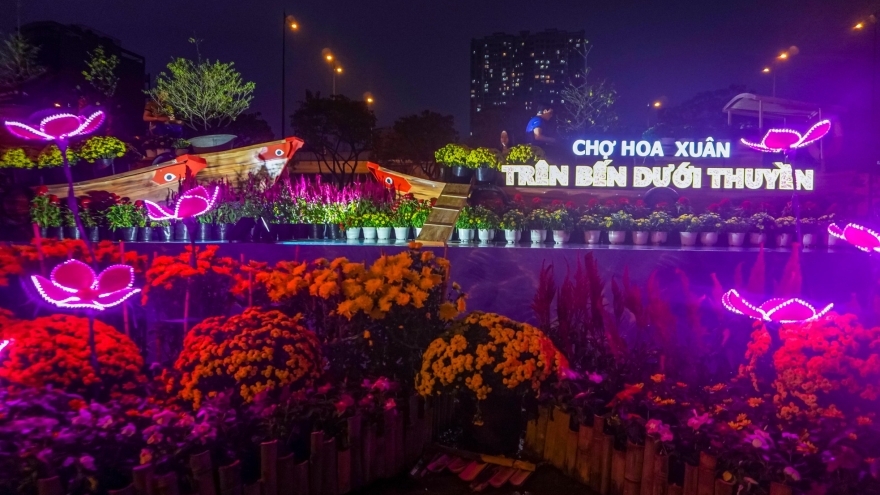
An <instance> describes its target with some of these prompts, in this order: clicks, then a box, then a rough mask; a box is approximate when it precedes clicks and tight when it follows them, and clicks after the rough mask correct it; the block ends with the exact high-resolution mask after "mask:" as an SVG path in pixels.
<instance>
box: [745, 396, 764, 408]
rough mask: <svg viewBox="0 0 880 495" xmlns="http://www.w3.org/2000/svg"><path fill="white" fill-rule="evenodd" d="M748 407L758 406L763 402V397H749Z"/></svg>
mask: <svg viewBox="0 0 880 495" xmlns="http://www.w3.org/2000/svg"><path fill="white" fill-rule="evenodd" d="M746 402H748V404H749V407H758V406H760V405H761V404H763V403H764V399H759V398H758V397H751V398H750V399H749V400H748V401H746Z"/></svg>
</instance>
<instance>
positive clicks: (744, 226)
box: [721, 217, 750, 247]
mask: <svg viewBox="0 0 880 495" xmlns="http://www.w3.org/2000/svg"><path fill="white" fill-rule="evenodd" d="M749 226H750V224H749V221H748V219H746V218H743V217H730V218H728V219H727V220H725V221H724V223H723V224H721V230H722V231H723V232H726V233H727V244H728V245H729V246H732V247H740V246H742V245H743V243H744V242H745V240H746V233H747V232H748V231H749Z"/></svg>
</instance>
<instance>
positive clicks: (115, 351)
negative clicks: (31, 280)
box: [0, 315, 146, 396]
mask: <svg viewBox="0 0 880 495" xmlns="http://www.w3.org/2000/svg"><path fill="white" fill-rule="evenodd" d="M0 335H2V338H4V339H13V340H14V343H13V345H10V346H9V347H8V348H7V349H6V350H4V358H5V359H3V360H2V362H0V378H2V379H4V380H8V381H9V382H10V383H12V384H14V385H17V386H21V387H45V386H53V387H57V388H60V389H62V390H66V391H68V392H74V393H81V394H82V393H89V394H92V395H93V394H94V392H96V391H98V392H99V395H101V396H106V394H108V393H127V392H134V391H135V390H137V389H138V388H140V387H141V386H142V385H143V384H144V382H145V381H146V379H145V378H144V376H143V374H142V373H141V369H142V367H143V364H144V361H143V358H142V357H141V355H140V352H139V351H138V348H137V346H136V345H135V344H134V342H132V341H131V339H129V338H128V337H126V336H125V334H123V333H121V332H119V331H117V330H116V329H115V328H113V327H111V326H109V325H106V324H104V323H102V322H101V321H99V320H96V321H95V343H96V348H97V354H98V371H97V372H96V371H95V369H94V368H92V365H91V362H90V357H89V345H88V338H89V321H88V319H86V318H79V317H76V316H68V315H51V316H46V317H42V318H37V319H35V320H24V321H19V322H17V323H15V324H13V325H10V326H8V327H5V328H3V329H2V331H0ZM96 387H97V388H96Z"/></svg>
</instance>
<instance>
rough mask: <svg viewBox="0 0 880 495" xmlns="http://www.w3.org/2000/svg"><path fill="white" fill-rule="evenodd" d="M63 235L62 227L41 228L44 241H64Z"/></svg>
mask: <svg viewBox="0 0 880 495" xmlns="http://www.w3.org/2000/svg"><path fill="white" fill-rule="evenodd" d="M63 235H64V232H63V230H62V228H61V227H40V237H42V238H43V239H62V238H63V237H62V236H63Z"/></svg>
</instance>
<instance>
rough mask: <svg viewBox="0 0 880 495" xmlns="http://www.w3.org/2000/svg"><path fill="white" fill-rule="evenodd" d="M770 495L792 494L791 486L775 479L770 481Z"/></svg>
mask: <svg viewBox="0 0 880 495" xmlns="http://www.w3.org/2000/svg"><path fill="white" fill-rule="evenodd" d="M770 495H791V487H790V486H786V485H783V484H782V483H777V482H775V481H773V482H771V483H770Z"/></svg>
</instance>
